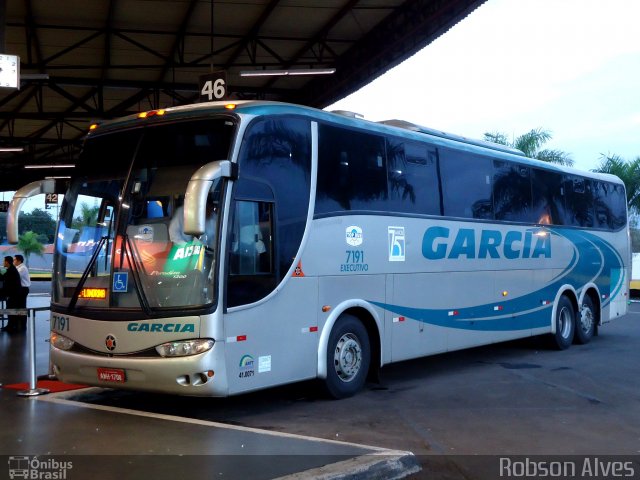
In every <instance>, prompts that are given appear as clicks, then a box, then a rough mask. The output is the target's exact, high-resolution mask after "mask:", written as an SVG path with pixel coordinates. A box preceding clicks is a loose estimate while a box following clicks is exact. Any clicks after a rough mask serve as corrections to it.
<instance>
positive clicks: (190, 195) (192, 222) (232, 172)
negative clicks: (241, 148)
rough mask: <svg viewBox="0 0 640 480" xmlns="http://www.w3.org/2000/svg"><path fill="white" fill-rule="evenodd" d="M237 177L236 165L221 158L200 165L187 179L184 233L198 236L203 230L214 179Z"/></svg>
mask: <svg viewBox="0 0 640 480" xmlns="http://www.w3.org/2000/svg"><path fill="white" fill-rule="evenodd" d="M218 178H228V179H231V180H235V179H236V178H238V165H237V164H235V163H233V162H231V161H229V160H221V161H217V162H211V163H207V164H206V165H203V166H202V167H200V168H199V169H198V170H196V172H195V173H194V174H193V175H192V176H191V179H189V184H188V185H187V191H186V193H185V196H184V233H186V234H187V235H193V236H196V237H197V236H200V235H202V234H203V233H204V231H205V222H206V207H207V195H209V191H210V190H211V186H212V185H213V182H214V180H216V179H218Z"/></svg>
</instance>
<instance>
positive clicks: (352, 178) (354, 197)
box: [316, 125, 387, 213]
mask: <svg viewBox="0 0 640 480" xmlns="http://www.w3.org/2000/svg"><path fill="white" fill-rule="evenodd" d="M317 190H318V194H317V199H316V213H327V212H335V211H340V210H358V209H366V210H385V209H386V208H387V205H386V201H387V167H386V158H385V149H384V138H383V137H381V136H378V135H372V134H367V133H362V132H358V131H356V130H348V129H345V128H338V127H333V126H329V125H320V126H319V146H318V189H317Z"/></svg>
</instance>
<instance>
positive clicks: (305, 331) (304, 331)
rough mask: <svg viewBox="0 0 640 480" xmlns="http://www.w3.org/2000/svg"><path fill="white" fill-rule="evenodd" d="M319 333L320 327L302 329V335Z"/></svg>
mask: <svg viewBox="0 0 640 480" xmlns="http://www.w3.org/2000/svg"><path fill="white" fill-rule="evenodd" d="M317 331H318V327H303V328H302V333H312V332H317Z"/></svg>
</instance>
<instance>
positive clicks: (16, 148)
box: [0, 147, 24, 152]
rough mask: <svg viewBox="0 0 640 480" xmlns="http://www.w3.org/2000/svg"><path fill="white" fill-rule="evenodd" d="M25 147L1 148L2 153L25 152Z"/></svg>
mask: <svg viewBox="0 0 640 480" xmlns="http://www.w3.org/2000/svg"><path fill="white" fill-rule="evenodd" d="M23 151H24V148H23V147H0V152H23Z"/></svg>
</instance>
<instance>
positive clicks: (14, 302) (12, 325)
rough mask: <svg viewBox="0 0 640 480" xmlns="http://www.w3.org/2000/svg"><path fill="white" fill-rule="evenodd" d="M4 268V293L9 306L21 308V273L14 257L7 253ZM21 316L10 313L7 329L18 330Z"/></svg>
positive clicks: (10, 330)
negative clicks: (14, 262)
mask: <svg viewBox="0 0 640 480" xmlns="http://www.w3.org/2000/svg"><path fill="white" fill-rule="evenodd" d="M4 268H6V271H5V272H4V275H3V277H2V279H3V281H4V284H3V287H2V288H3V290H4V295H5V297H7V308H19V307H18V305H19V303H20V290H21V285H20V274H19V273H18V270H17V269H16V267H15V265H14V264H13V257H12V256H10V255H7V256H6V257H4ZM19 323H20V316H18V315H9V321H8V322H7V326H6V327H5V330H6V331H7V332H10V333H12V332H17V331H18V330H19V329H20V324H19Z"/></svg>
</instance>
